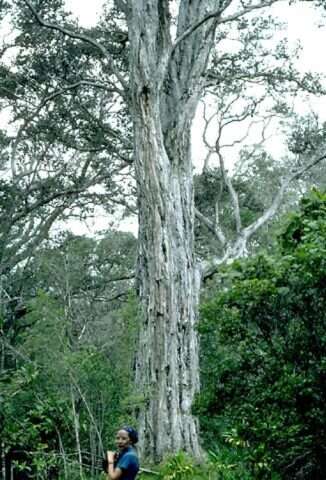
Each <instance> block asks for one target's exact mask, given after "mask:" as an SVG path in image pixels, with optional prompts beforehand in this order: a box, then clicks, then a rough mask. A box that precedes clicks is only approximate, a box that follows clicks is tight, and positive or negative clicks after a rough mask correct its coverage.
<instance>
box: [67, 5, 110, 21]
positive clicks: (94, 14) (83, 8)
mask: <svg viewBox="0 0 326 480" xmlns="http://www.w3.org/2000/svg"><path fill="white" fill-rule="evenodd" d="M104 3H105V0H66V6H67V10H70V11H71V12H72V13H73V14H74V15H76V17H78V19H79V21H80V23H81V25H82V26H83V27H92V26H94V25H96V23H97V21H98V18H99V16H100V14H101V11H102V8H103V5H104Z"/></svg>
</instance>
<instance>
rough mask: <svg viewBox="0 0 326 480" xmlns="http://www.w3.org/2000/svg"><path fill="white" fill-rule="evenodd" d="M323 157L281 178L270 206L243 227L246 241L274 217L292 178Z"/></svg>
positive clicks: (324, 157)
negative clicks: (281, 180)
mask: <svg viewBox="0 0 326 480" xmlns="http://www.w3.org/2000/svg"><path fill="white" fill-rule="evenodd" d="M325 159H326V155H322V156H321V157H317V158H315V159H314V160H313V161H311V162H310V163H308V164H307V165H305V166H304V167H302V168H301V169H299V170H297V171H296V172H294V173H292V175H290V176H289V177H287V178H285V179H284V180H283V182H282V184H281V186H280V189H279V191H278V192H277V194H276V195H275V197H274V200H273V202H272V204H271V206H270V207H269V208H268V209H267V210H266V211H265V212H264V213H263V214H262V216H261V217H259V218H258V220H256V221H255V222H253V223H252V224H251V225H249V226H248V227H246V228H244V229H243V236H244V239H245V241H246V242H247V241H248V240H249V239H250V237H252V235H253V234H254V233H255V232H256V231H257V230H258V229H259V228H261V227H262V226H263V225H264V224H265V223H266V222H268V221H269V220H271V219H272V218H273V217H274V215H275V214H276V212H277V210H278V209H279V207H280V205H281V203H282V200H283V196H284V192H285V191H286V189H287V187H288V186H289V184H290V183H291V182H293V180H296V179H297V178H299V177H301V176H302V175H303V174H304V173H305V172H307V171H308V170H310V169H311V168H312V167H314V166H315V165H317V164H318V163H320V162H322V161H323V160H325Z"/></svg>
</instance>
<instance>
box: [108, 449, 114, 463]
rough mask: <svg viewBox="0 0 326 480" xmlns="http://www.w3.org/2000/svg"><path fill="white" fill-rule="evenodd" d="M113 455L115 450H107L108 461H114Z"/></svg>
mask: <svg viewBox="0 0 326 480" xmlns="http://www.w3.org/2000/svg"><path fill="white" fill-rule="evenodd" d="M114 455H115V452H112V451H111V450H108V452H107V459H108V462H109V463H114Z"/></svg>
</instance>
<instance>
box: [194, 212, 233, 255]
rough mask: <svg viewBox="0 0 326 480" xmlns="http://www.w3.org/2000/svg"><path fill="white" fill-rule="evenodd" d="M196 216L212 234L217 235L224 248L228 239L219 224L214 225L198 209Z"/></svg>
mask: <svg viewBox="0 0 326 480" xmlns="http://www.w3.org/2000/svg"><path fill="white" fill-rule="evenodd" d="M195 215H196V217H197V218H198V220H200V222H201V223H203V224H204V225H206V227H207V228H208V229H209V230H210V232H212V233H213V234H214V235H215V237H216V238H217V239H218V240H219V242H220V243H221V245H222V246H224V245H225V244H226V238H225V235H224V233H223V231H222V229H221V228H220V226H219V223H218V222H216V224H215V225H214V223H213V222H211V221H210V220H209V219H208V218H207V217H205V215H203V214H202V213H201V212H200V211H199V210H198V209H197V208H195Z"/></svg>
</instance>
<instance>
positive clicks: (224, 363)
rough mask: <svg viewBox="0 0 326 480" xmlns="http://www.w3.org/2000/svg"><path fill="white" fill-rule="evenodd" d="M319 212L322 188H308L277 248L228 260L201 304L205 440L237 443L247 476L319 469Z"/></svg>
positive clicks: (299, 474)
mask: <svg viewBox="0 0 326 480" xmlns="http://www.w3.org/2000/svg"><path fill="white" fill-rule="evenodd" d="M325 220H326V195H325V194H320V193H318V192H316V191H315V192H313V193H312V194H311V196H310V197H308V198H305V199H304V200H302V202H301V208H300V211H299V212H298V213H294V214H293V215H292V216H291V217H290V219H289V220H288V223H287V225H286V226H285V228H284V230H283V232H282V233H281V235H280V237H279V243H278V245H279V246H278V251H277V252H276V254H274V255H273V256H266V255H260V256H257V257H255V258H252V259H249V260H247V261H242V262H237V263H236V264H234V265H232V267H231V268H229V269H228V270H226V271H225V272H224V274H223V275H221V276H220V280H219V281H220V285H219V286H220V287H221V288H220V289H219V293H218V294H217V295H216V296H215V298H214V299H212V300H211V301H209V302H207V303H206V304H204V305H203V307H202V320H201V324H200V333H201V341H202V370H201V373H202V383H203V389H202V393H201V395H200V397H199V398H198V401H197V405H196V411H197V413H198V414H199V415H200V419H201V424H202V429H203V434H204V438H205V446H207V447H208V448H209V447H210V448H212V449H214V448H215V449H218V448H223V445H224V446H225V445H226V444H229V445H230V446H231V447H233V448H234V449H235V450H237V451H238V452H239V451H241V452H242V458H243V460H244V461H245V463H246V464H247V465H248V466H249V468H250V469H251V471H252V472H253V475H254V477H253V478H271V472H272V471H273V472H277V473H278V474H279V475H280V478H284V479H299V478H300V479H301V478H305V479H320V480H321V479H322V478H324V473H325V471H326V464H325V458H326V443H325V438H326V436H325V423H324V419H325V418H326V410H325V406H326V398H325V380H326V378H325V365H326V363H325V362H326V321H325V320H326V318H325V311H326V304H325V271H326V270H325V266H326V221H325ZM275 478H277V477H275Z"/></svg>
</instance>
